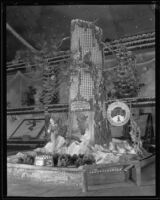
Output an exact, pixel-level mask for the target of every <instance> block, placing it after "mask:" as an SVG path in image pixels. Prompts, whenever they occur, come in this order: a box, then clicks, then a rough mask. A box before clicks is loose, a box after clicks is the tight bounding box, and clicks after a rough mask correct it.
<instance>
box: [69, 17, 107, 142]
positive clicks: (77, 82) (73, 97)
mask: <svg viewBox="0 0 160 200" xmlns="http://www.w3.org/2000/svg"><path fill="white" fill-rule="evenodd" d="M101 38H102V30H101V29H100V28H99V27H97V26H95V24H94V23H92V22H87V21H83V20H78V19H75V20H72V21H71V55H72V62H71V75H70V90H69V120H70V123H69V124H70V131H69V133H70V134H71V135H75V136H76V135H77V136H80V134H81V135H83V134H84V133H85V132H86V130H87V131H88V132H89V135H90V140H91V142H93V143H95V144H108V143H109V141H110V139H111V137H110V131H109V129H108V126H107V122H106V119H105V115H104V109H103V105H104V101H105V91H104V90H105V88H104V84H103V73H102V71H103V61H104V58H103V44H102V42H101Z"/></svg>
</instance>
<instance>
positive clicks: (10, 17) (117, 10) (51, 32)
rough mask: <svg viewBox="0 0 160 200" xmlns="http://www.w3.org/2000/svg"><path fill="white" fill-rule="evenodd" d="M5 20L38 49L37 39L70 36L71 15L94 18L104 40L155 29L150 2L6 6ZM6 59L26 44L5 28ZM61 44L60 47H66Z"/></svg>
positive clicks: (10, 57)
mask: <svg viewBox="0 0 160 200" xmlns="http://www.w3.org/2000/svg"><path fill="white" fill-rule="evenodd" d="M6 16H7V17H6V18H7V19H6V22H8V23H9V24H10V25H11V26H12V28H14V29H15V31H17V32H18V33H19V34H20V35H21V36H22V37H23V38H24V39H25V40H27V41H28V42H30V44H32V46H34V47H35V48H37V49H41V47H40V46H38V41H41V40H46V41H47V39H48V38H49V37H50V38H53V40H61V39H62V38H64V37H68V36H70V23H71V20H72V19H75V18H79V19H84V20H88V21H96V25H98V26H99V27H101V28H102V29H103V40H104V41H105V40H106V39H109V40H114V39H118V38H120V37H125V36H130V35H136V34H140V33H146V32H152V31H155V13H154V8H153V5H147V4H144V5H65V6H64V5H59V6H7V9H6ZM6 34H7V43H6V44H7V61H11V60H13V59H14V57H15V53H16V51H17V50H20V49H25V47H24V46H23V45H22V44H21V43H20V42H19V41H18V40H17V39H16V38H15V37H14V36H13V35H12V34H11V33H10V32H9V31H7V33H6ZM68 48H69V45H68V44H67V47H64V49H63V50H65V49H68Z"/></svg>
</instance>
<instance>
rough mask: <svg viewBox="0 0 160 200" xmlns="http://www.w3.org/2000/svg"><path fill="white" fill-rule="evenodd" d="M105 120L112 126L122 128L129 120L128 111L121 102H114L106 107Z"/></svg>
mask: <svg viewBox="0 0 160 200" xmlns="http://www.w3.org/2000/svg"><path fill="white" fill-rule="evenodd" d="M107 119H108V121H109V122H110V123H111V125H113V126H123V125H124V124H126V123H127V122H128V120H129V119H130V109H129V107H128V106H127V105H126V104H125V103H123V102H120V101H117V102H114V103H112V104H110V105H109V106H108V109H107Z"/></svg>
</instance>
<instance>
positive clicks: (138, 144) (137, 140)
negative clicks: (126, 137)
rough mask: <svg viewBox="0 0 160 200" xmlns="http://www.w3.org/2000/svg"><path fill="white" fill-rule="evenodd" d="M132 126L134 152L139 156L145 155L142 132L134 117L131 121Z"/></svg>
mask: <svg viewBox="0 0 160 200" xmlns="http://www.w3.org/2000/svg"><path fill="white" fill-rule="evenodd" d="M130 126H131V131H130V132H129V134H130V136H131V141H132V145H133V147H134V150H135V152H136V153H137V154H138V155H143V149H142V141H141V130H140V128H139V126H138V125H137V123H136V122H135V120H134V119H133V118H132V117H131V119H130Z"/></svg>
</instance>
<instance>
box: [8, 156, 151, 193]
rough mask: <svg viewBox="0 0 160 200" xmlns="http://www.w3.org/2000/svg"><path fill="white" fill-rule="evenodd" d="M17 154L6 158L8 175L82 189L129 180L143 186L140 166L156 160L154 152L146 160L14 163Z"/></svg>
mask: <svg viewBox="0 0 160 200" xmlns="http://www.w3.org/2000/svg"><path fill="white" fill-rule="evenodd" d="M14 157H15V156H8V158H7V175H8V178H10V177H15V178H18V179H29V180H32V181H36V182H44V183H46V182H50V183H55V184H67V185H76V186H79V187H81V188H82V191H83V192H87V191H88V186H94V185H105V184H111V183H123V182H127V181H130V180H132V181H133V182H134V183H135V184H136V185H137V186H140V185H141V168H142V167H144V166H146V165H149V164H150V163H152V162H155V155H151V156H149V157H146V158H145V159H143V160H140V161H139V160H136V161H130V162H128V163H112V164H99V165H96V164H93V165H85V166H81V167H80V168H75V167H67V168H62V167H46V166H34V165H28V164H15V163H11V161H10V160H11V159H12V158H14Z"/></svg>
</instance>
